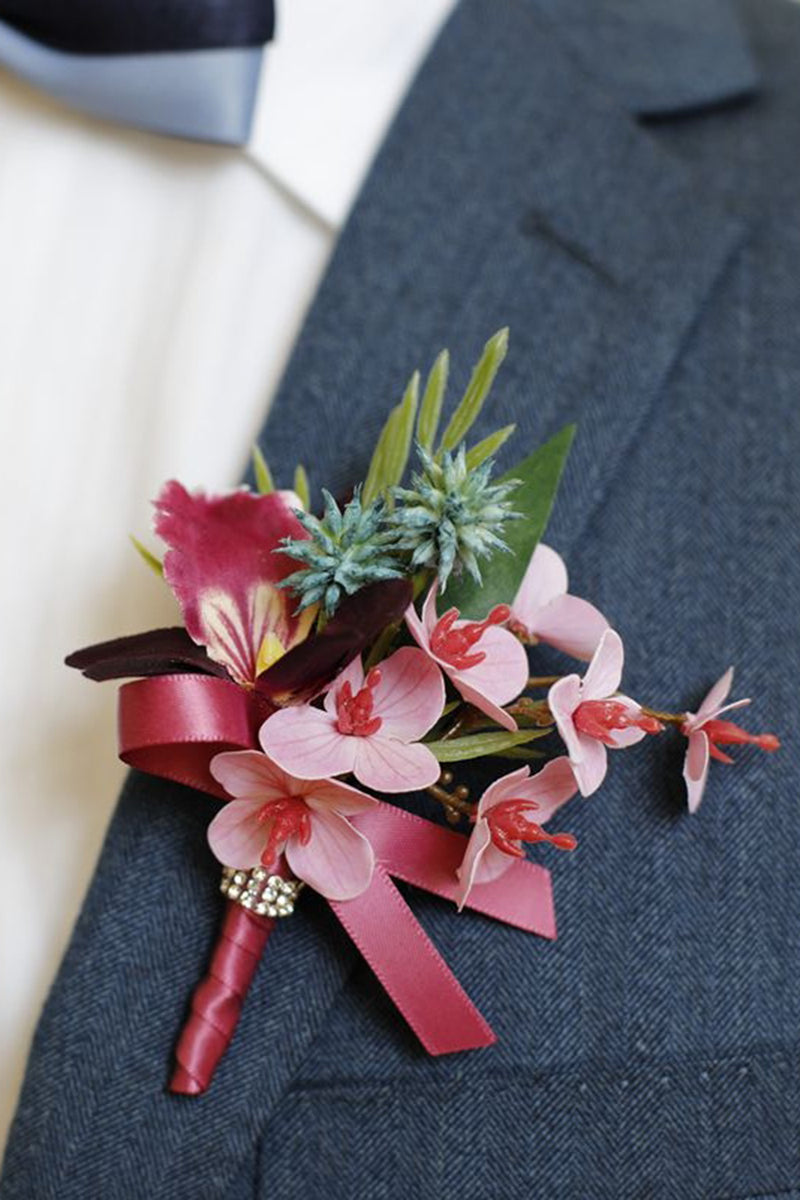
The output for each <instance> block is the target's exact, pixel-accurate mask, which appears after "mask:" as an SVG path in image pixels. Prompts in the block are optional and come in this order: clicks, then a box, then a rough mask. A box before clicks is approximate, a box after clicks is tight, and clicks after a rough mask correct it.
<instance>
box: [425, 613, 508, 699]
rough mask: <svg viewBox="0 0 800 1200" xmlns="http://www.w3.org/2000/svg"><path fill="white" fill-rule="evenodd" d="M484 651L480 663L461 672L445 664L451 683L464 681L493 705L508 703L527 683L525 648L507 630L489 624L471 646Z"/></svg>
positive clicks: (477, 650)
mask: <svg viewBox="0 0 800 1200" xmlns="http://www.w3.org/2000/svg"><path fill="white" fill-rule="evenodd" d="M475 651H476V652H480V653H481V654H485V655H486V657H485V658H484V660H483V662H481V663H479V664H478V665H477V666H476V667H469V668H468V669H467V670H465V671H459V670H456V669H455V668H453V667H448V666H447V665H446V664H445V670H446V671H447V673H448V675H450V678H451V679H452V680H453V683H455V685H456V686H457V687H458V686H459V684H460V683H461V682H463V683H466V684H467V685H468V686H469V687H470V688H472V689H473V690H474V691H478V692H481V693H482V695H484V696H485V697H486V699H487V700H490V701H491V702H492V703H493V704H497V705H500V704H508V703H509V701H511V700H516V698H517V696H519V695H520V694H521V693H522V692H523V691H524V690H525V686H526V684H527V682H528V655H527V653H526V651H525V647H524V646H523V645H522V644H521V642H519V641H518V640H517V639H516V638H515V637H514V635H513V633H509V631H508V630H507V629H501V628H500V627H499V626H497V625H490V626H489V628H488V629H487V630H486V631H485V633H484V634H483V636H482V637H481V639H480V641H479V642H478V644H477V645H476V646H475Z"/></svg>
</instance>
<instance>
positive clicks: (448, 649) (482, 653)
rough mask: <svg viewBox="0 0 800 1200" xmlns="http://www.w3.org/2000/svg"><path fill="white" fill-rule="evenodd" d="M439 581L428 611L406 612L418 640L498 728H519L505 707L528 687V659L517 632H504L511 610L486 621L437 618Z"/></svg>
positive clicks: (500, 609) (496, 611) (499, 609)
mask: <svg viewBox="0 0 800 1200" xmlns="http://www.w3.org/2000/svg"><path fill="white" fill-rule="evenodd" d="M437 586H438V585H437V582H436V581H434V583H433V585H432V587H431V589H430V591H429V592H428V595H427V597H426V599H425V603H424V605H423V607H422V618H421V619H420V618H419V617H418V616H417V613H416V610H415V609H414V605H413V604H411V605H409V607H408V611H407V612H406V625H407V626H408V628H409V630H410V631H411V635H412V636H413V638H414V640H415V641H416V642H417V643H418V644H419V645H420V646H421V647H422V649H423V650H424V651H425V653H426V654H427V655H429V656H430V658H432V659H433V661H434V662H435V663H438V665H439V666H440V667H441V668H442V670H443V671H444V672H445V674H446V675H447V676H448V678H449V679H451V680H452V682H453V684H454V686H455V687H456V688H457V690H458V691H459V692H460V693H461V695H462V696H463V697H464V699H465V700H466V701H467V702H468V703H469V704H474V706H475V708H479V709H480V710H481V712H483V713H486V715H487V717H491V718H492V720H493V721H496V722H497V724H498V725H502V726H503V727H504V728H505V729H516V728H517V723H516V721H515V720H514V718H513V717H512V716H511V715H510V714H509V713H507V712H504V711H503V709H502V707H501V705H503V704H508V703H509V702H510V701H511V700H516V698H517V696H519V695H520V693H521V692H522V691H524V689H525V685H526V683H527V682H528V655H527V654H526V652H525V647H524V646H522V645H521V644H520V642H519V641H518V640H517V638H515V637H514V635H513V633H509V631H508V630H507V629H501V628H500V625H502V623H503V622H504V621H507V620H508V618H509V616H510V615H511V610H510V608H509V607H508V605H507V604H498V605H497V606H496V607H495V608H493V609H492V611H491V612H490V613H489V615H488V617H487V618H486V620H485V621H460V620H459V619H458V609H457V608H451V609H448V611H447V612H446V613H445V614H444V616H443V617H440V618H437V616H436V592H437Z"/></svg>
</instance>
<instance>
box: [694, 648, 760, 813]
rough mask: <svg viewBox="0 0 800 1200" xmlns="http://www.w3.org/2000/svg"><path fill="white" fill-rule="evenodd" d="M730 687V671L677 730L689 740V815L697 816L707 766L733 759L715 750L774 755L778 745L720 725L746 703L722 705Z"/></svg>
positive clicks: (729, 723) (729, 724)
mask: <svg viewBox="0 0 800 1200" xmlns="http://www.w3.org/2000/svg"><path fill="white" fill-rule="evenodd" d="M732 683H733V667H728V670H727V671H726V672H725V674H724V675H723V676H722V678H721V679H718V680H717V682H716V683H715V684H714V686H713V687H712V689H711V691H710V692H709V693H708V695H707V696H706V698H705V700H704V701H703V703H702V704H701V705H700V707H699V709H698V710H697V712H696V713H691V712H687V713H686V719H685V721H684V723H683V725H682V726H681V732H682V733H684V734H685V735H686V737H687V738H688V739H689V745H688V748H687V750H686V758H685V760H684V764H683V778H684V780H685V782H686V794H687V798H688V802H689V812H690V813H693V812H697V810H698V808H699V807H700V801H701V800H702V799H703V791H704V789H705V786H706V778H707V776H708V766H709V762H710V760H711V759H712V758H716V759H717V761H718V762H724V763H733V759H732V758H731V757H730V756H729V755H728V754H725V753H724V752H723V751H722V750H720V749H719V746H720V745H723V746H741V745H746V744H750V745H753V746H758V747H759V749H761V750H767V751H770V752H771V751H774V750H778V749H779V748H780V742H779V740H778V738H777V737H776V736H775V734H774V733H759V734H752V733H748V732H747V731H746V730H745V729H742V728H741V727H740V726H739V725H735V724H734V723H733V721H720V720H719V718H720V717H721V716H722V714H723V713H726V712H732V711H733V709H735V708H743V707H744V705H745V704H749V703H750V701H749V700H735V701H734V702H733V703H732V704H726V703H725V701H726V700H727V698H728V696H729V695H730V690H731V685H732Z"/></svg>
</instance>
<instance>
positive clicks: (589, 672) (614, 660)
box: [582, 629, 625, 700]
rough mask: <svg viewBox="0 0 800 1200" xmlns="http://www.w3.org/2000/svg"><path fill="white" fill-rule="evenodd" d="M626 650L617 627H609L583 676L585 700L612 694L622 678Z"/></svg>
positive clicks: (601, 698)
mask: <svg viewBox="0 0 800 1200" xmlns="http://www.w3.org/2000/svg"><path fill="white" fill-rule="evenodd" d="M624 661H625V651H624V650H623V647H622V638H621V637H620V636H619V634H618V633H617V631H616V630H615V629H607V630H606V631H605V633H604V634H603V636H602V637H601V639H600V644H599V646H598V647H597V649H596V651H595V653H594V657H593V658H592V661H591V662H590V663H589V666H588V667H587V668H586V674H585V675H584V677H583V696H582V699H583V700H605V699H607V697H609V696H612V695H613V694H614V692H615V691H616V690H617V688H618V687H619V685H620V682H621V680H622V666H623V663H624Z"/></svg>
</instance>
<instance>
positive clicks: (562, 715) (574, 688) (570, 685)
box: [547, 675, 582, 765]
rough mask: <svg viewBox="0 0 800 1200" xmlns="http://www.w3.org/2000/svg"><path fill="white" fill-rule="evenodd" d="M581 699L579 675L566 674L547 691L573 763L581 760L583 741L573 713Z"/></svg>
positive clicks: (551, 709) (550, 706)
mask: <svg viewBox="0 0 800 1200" xmlns="http://www.w3.org/2000/svg"><path fill="white" fill-rule="evenodd" d="M581 699H582V696H581V681H580V678H579V677H578V676H577V675H565V676H564V678H563V679H559V680H558V682H557V683H554V684H553V686H552V687H551V688H550V691H549V692H548V693H547V704H548V707H549V709H550V712H551V713H552V714H553V719H554V720H555V723H556V728H557V729H558V732H559V734H560V735H561V740H562V741H563V742H564V745H565V746H566V747H567V753H568V754H569V757H570V760H571V762H572V763H573V765H574V764H575V763H576V762H579V761H580V758H581V741H580V735H579V734H578V731H577V729H576V728H575V722H574V721H573V719H572V714H573V713H574V712H575V709H576V708H577V707H578V705H579V704H580V702H581Z"/></svg>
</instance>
